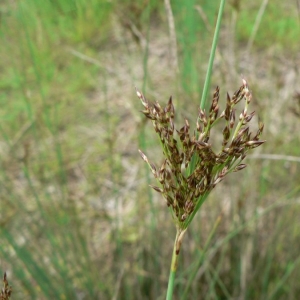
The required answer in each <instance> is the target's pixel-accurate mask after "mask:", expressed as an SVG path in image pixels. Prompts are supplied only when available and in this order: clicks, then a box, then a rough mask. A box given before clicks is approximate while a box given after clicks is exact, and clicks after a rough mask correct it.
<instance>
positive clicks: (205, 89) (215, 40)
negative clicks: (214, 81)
mask: <svg viewBox="0 0 300 300" xmlns="http://www.w3.org/2000/svg"><path fill="white" fill-rule="evenodd" d="M224 6H225V0H221V2H220V8H219V14H218V19H217V24H216V28H215V34H214V38H213V42H212V46H211V51H210V56H209V61H208V68H207V72H206V76H205V82H204V87H203V92H202V98H201V103H200V107H201V109H204V107H205V102H206V98H207V92H208V87H209V82H210V77H211V71H212V67H213V63H214V59H215V53H216V48H217V43H218V39H219V32H220V27H221V19H222V15H223V11H224Z"/></svg>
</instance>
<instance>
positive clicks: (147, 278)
mask: <svg viewBox="0 0 300 300" xmlns="http://www.w3.org/2000/svg"><path fill="white" fill-rule="evenodd" d="M167 2H168V1H165V2H163V1H158V0H145V1H130V0H125V1H104V0H90V1H84V0H51V1H50V0H44V1H38V0H27V1H21V0H5V1H2V2H1V4H0V26H1V27H0V37H1V47H0V57H1V59H0V70H1V72H0V89H1V94H0V201H1V202H0V204H1V205H0V273H4V271H6V272H7V274H8V280H9V282H10V284H11V285H12V286H13V297H12V299H15V300H16V299H22V300H23V299H30V300H31V299H72V300H73V299H113V300H117V299H122V300H123V299H124V300H129V299H130V300H131V299H164V298H165V292H166V287H167V282H168V274H169V266H170V260H171V251H172V245H173V240H174V236H175V226H174V224H173V222H172V219H171V215H170V213H169V211H168V209H167V207H166V205H165V201H164V200H163V199H162V198H161V197H160V195H158V194H156V193H155V192H153V191H152V190H150V188H149V187H148V185H149V184H153V183H154V182H155V180H154V179H153V178H152V174H150V172H149V170H148V168H147V167H146V166H145V164H144V163H143V161H142V159H141V158H140V156H139V154H138V151H137V150H138V149H142V150H143V152H145V153H146V154H147V155H148V156H149V158H150V159H151V160H152V161H153V162H156V163H160V162H161V159H162V155H161V150H160V147H159V143H158V140H157V137H156V136H155V134H154V133H153V130H152V126H151V124H150V122H147V121H146V120H145V118H144V116H143V115H142V114H141V113H140V110H141V109H142V106H141V104H140V103H139V100H138V98H137V97H136V94H135V88H134V87H135V86H136V87H138V88H139V89H140V90H141V91H143V93H145V95H146V97H148V98H149V99H151V100H158V101H160V103H163V104H164V103H166V102H167V100H168V98H169V96H170V95H173V98H174V102H175V107H176V112H177V119H176V122H178V123H177V124H178V126H179V125H180V124H181V122H182V120H183V119H184V118H187V119H189V120H190V124H191V127H193V126H195V125H194V124H195V120H196V117H197V109H198V107H199V104H200V98H201V93H202V88H203V82H204V77H205V72H206V67H207V63H208V57H209V51H210V46H211V42H212V36H213V31H214V24H215V21H216V16H217V12H218V5H219V3H218V1H209V0H203V1H196V0H187V1H178V0H176V1H171V8H172V15H171V12H170V10H168V8H167V6H166V4H165V3H167ZM172 16H173V20H174V22H172ZM173 25H174V26H173ZM299 40H300V4H299V1H292V0H289V1H279V0H273V1H265V0H264V1H248V2H247V1H239V0H237V1H228V3H227V4H226V7H225V14H224V17H223V22H222V29H221V34H220V41H219V44H218V49H217V55H216V59H215V63H214V69H213V76H212V79H211V93H210V94H211V95H212V92H213V90H214V89H215V87H216V86H217V85H219V86H220V88H221V99H220V105H221V108H224V107H225V103H226V92H227V91H228V92H229V93H230V94H231V95H232V94H233V92H234V91H235V90H236V89H238V87H239V86H240V85H241V79H242V77H245V78H246V79H247V81H248V83H249V86H250V88H251V90H252V92H253V96H254V97H253V103H252V109H253V110H255V111H256V113H257V115H258V116H259V118H260V119H261V120H262V121H263V122H264V123H265V132H264V134H263V139H266V140H267V143H266V144H265V145H263V146H262V147H260V148H259V149H257V151H255V152H254V153H253V154H252V155H251V156H250V157H249V158H247V160H246V163H247V164H248V168H246V169H245V170H243V171H242V172H241V173H238V174H232V175H230V176H229V177H228V178H226V180H225V181H224V182H222V183H221V184H220V185H218V187H217V188H216V190H214V192H213V193H212V194H211V196H210V197H209V199H208V201H207V202H206V203H205V204H204V205H203V207H202V209H201V211H200V212H199V214H198V215H197V217H196V218H195V220H194V222H193V224H192V225H191V227H190V228H189V230H188V233H187V236H186V237H185V239H184V243H183V247H182V255H181V258H180V265H179V270H178V274H177V280H176V288H175V290H176V293H175V296H174V299H207V300H208V299H220V300H221V299H251V300H252V299H261V300H278V299H285V300H286V299H298V297H299V294H300V285H299V278H300V268H299V266H300V256H299V253H300V252H299V251H300V205H299V204H300V134H299V132H300V48H299ZM221 134H222V133H217V132H216V137H215V138H216V139H218V136H221ZM1 276H2V275H1Z"/></svg>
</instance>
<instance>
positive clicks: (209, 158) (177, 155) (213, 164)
mask: <svg viewBox="0 0 300 300" xmlns="http://www.w3.org/2000/svg"><path fill="white" fill-rule="evenodd" d="M137 96H138V97H139V99H140V100H141V102H142V104H143V106H144V110H143V111H142V113H143V114H144V115H145V116H146V117H147V118H149V119H150V120H152V124H153V127H154V129H155V131H156V133H157V134H158V135H159V138H160V141H161V145H162V148H163V153H164V157H165V158H164V161H163V163H162V165H161V166H160V167H156V166H155V165H154V164H152V163H150V162H149V160H148V158H147V156H146V155H145V154H144V153H143V152H142V151H140V150H139V152H140V154H141V156H142V158H143V160H144V161H145V162H147V164H148V165H149V167H150V169H151V171H152V173H153V175H154V177H155V178H156V179H157V180H158V182H159V183H160V187H157V186H151V187H152V188H153V189H154V190H155V191H157V192H159V193H161V194H162V195H163V196H164V198H165V199H166V202H167V205H168V206H169V207H171V208H172V211H173V215H174V217H175V218H176V220H177V221H178V223H179V224H182V225H183V224H184V222H185V220H186V219H187V218H189V216H191V214H192V213H193V212H194V210H195V209H196V207H197V203H198V202H199V201H200V200H201V198H202V197H206V196H207V194H208V193H209V192H210V191H211V190H212V189H213V188H214V187H215V186H216V184H217V183H219V182H220V181H221V180H222V179H223V178H224V177H225V175H227V174H228V173H230V172H235V171H239V170H242V169H244V168H245V167H246V165H245V164H243V163H241V162H242V160H243V159H244V158H245V157H246V154H247V152H248V151H249V150H251V149H253V148H256V147H258V146H260V145H261V144H263V143H264V142H265V141H262V140H260V139H259V138H260V135H261V133H262V131H263V127H264V125H263V123H259V126H258V127H259V128H258V131H257V132H256V134H252V133H251V132H250V129H249V126H248V123H249V122H250V121H251V119H252V117H253V116H254V112H251V113H248V105H249V103H250V101H251V98H252V95H251V92H250V91H249V88H248V85H247V82H246V81H245V80H243V84H242V86H241V87H240V88H239V89H238V90H237V91H236V92H235V93H234V95H233V96H232V97H230V96H229V95H228V94H227V102H226V108H225V110H224V111H223V112H222V113H221V114H220V115H219V104H218V103H219V87H217V88H216V90H215V92H214V95H213V99H212V103H211V106H210V110H209V112H208V113H206V112H205V110H202V109H201V108H200V109H199V114H198V118H197V122H196V130H195V131H194V133H193V134H191V133H190V124H189V122H188V121H187V120H185V124H184V125H183V126H182V127H181V128H180V129H179V130H176V129H175V125H174V117H175V108H174V105H173V102H172V97H170V99H169V101H168V103H167V105H166V106H165V107H161V106H160V104H159V103H158V102H155V103H150V102H149V101H148V100H146V98H145V97H144V95H143V94H142V93H141V92H139V91H137ZM241 100H244V101H245V106H244V109H243V110H242V112H241V113H240V115H239V117H238V118H236V113H235V112H236V109H235V106H236V104H237V103H239V102H240V101H241ZM221 119H223V120H224V123H225V125H224V128H223V130H222V133H223V141H222V144H221V146H220V148H221V150H220V151H219V152H218V153H216V152H214V151H213V149H212V145H211V144H210V143H209V139H210V134H211V129H212V128H213V126H214V125H216V124H217V123H218V122H219V121H220V120H221Z"/></svg>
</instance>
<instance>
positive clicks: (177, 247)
mask: <svg viewBox="0 0 300 300" xmlns="http://www.w3.org/2000/svg"><path fill="white" fill-rule="evenodd" d="M185 231H186V229H181V228H180V227H178V226H177V232H176V237H175V241H174V247H173V254H172V262H171V268H170V275H169V282H168V290H167V297H166V300H172V298H173V290H174V283H175V274H176V271H177V266H178V257H179V252H180V247H181V243H182V238H183V236H184V233H185Z"/></svg>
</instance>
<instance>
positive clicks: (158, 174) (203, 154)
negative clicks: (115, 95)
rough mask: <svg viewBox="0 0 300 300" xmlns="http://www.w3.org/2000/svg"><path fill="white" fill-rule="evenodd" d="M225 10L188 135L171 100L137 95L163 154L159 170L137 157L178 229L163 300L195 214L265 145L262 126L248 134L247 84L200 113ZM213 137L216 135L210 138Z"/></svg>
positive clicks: (187, 127) (216, 97)
mask: <svg viewBox="0 0 300 300" xmlns="http://www.w3.org/2000/svg"><path fill="white" fill-rule="evenodd" d="M224 5H225V0H221V1H220V9H219V14H218V19H217V23H216V28H215V33H214V38H213V42H212V48H211V52H210V58H209V62H208V69H207V74H206V78H205V83H204V88H203V94H202V99H201V104H200V108H199V114H198V117H197V120H196V122H195V123H196V127H195V129H194V130H193V131H192V132H191V131H190V124H189V122H188V120H185V124H184V125H183V126H182V127H181V128H180V129H179V130H177V129H176V128H175V124H174V118H175V108H174V105H173V102H172V97H170V99H169V101H168V103H167V104H166V106H165V107H162V106H161V105H160V104H159V103H158V102H155V103H151V102H150V101H148V100H147V99H146V98H145V96H144V95H143V94H142V93H141V92H140V91H138V90H137V96H138V97H139V99H140V100H141V102H142V104H143V106H144V110H143V111H142V112H143V114H144V115H145V116H146V117H147V118H148V119H150V120H151V121H152V124H153V127H154V130H155V131H156V133H157V134H158V136H159V140H160V144H161V147H162V150H163V155H164V160H163V163H162V165H161V166H160V167H157V166H155V165H154V164H153V163H151V162H150V161H149V160H148V158H147V156H146V155H145V154H144V153H143V152H142V151H141V150H139V152H140V154H141V156H142V158H143V160H144V161H145V162H146V163H147V164H148V165H149V168H150V170H151V172H152V173H153V175H154V177H155V178H156V180H157V182H158V186H151V187H152V188H153V189H154V190H155V191H157V192H159V193H160V194H162V196H163V197H164V198H165V201H166V204H167V206H168V207H169V208H170V211H171V214H172V218H173V221H174V223H175V226H176V237H175V242H174V247H173V255H172V262H171V269H170V276H169V283H168V290H167V296H166V299H167V300H170V299H172V296H173V289H174V280H175V273H176V270H177V264H178V256H179V252H180V247H181V244H182V239H183V236H184V234H185V232H186V230H187V228H188V227H189V225H190V224H191V222H192V220H193V219H194V217H195V215H196V213H197V211H198V210H199V209H200V208H201V206H202V204H203V203H204V202H205V200H206V199H207V197H208V195H209V194H210V192H211V191H212V190H213V188H214V187H215V186H216V185H217V184H218V183H219V182H221V181H222V180H223V179H224V177H225V176H226V175H228V174H230V173H232V172H238V171H241V170H242V169H244V168H245V167H246V164H244V163H243V161H244V159H245V158H246V156H247V154H248V152H249V151H250V150H252V149H254V148H256V147H258V146H260V145H262V144H263V143H264V142H265V141H264V140H260V136H261V134H262V132H263V128H264V125H263V123H261V122H259V125H258V130H257V132H256V133H252V132H251V130H250V126H249V123H250V121H251V120H252V118H253V116H254V114H255V113H254V112H251V113H249V112H248V108H249V104H250V102H251V99H252V94H251V91H250V90H249V87H248V84H247V81H246V80H245V79H243V82H242V85H241V86H240V88H239V89H238V90H237V91H236V92H235V93H234V94H233V96H232V97H230V96H229V94H228V93H227V101H226V108H225V110H224V111H223V112H222V113H221V114H220V115H219V87H217V88H216V90H215V92H214V94H213V99H212V102H211V105H210V109H209V111H208V113H206V111H205V109H204V107H205V102H206V98H207V93H208V87H209V82H210V78H211V72H212V65H213V61H214V55H215V51H216V45H217V40H218V35H219V30H220V24H221V17H222V13H223V10H224ZM240 102H243V103H244V108H243V109H242V111H241V112H240V114H239V116H238V117H237V118H236V111H237V109H236V105H237V104H238V103H240ZM221 121H223V123H224V126H223V130H222V135H223V139H222V141H221V143H220V145H219V146H217V145H214V147H213V146H212V144H211V143H210V140H211V135H212V129H213V127H215V125H216V124H218V123H220V122H221ZM218 128H219V127H218ZM215 133H216V131H214V133H213V134H215ZM215 149H217V150H215Z"/></svg>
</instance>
